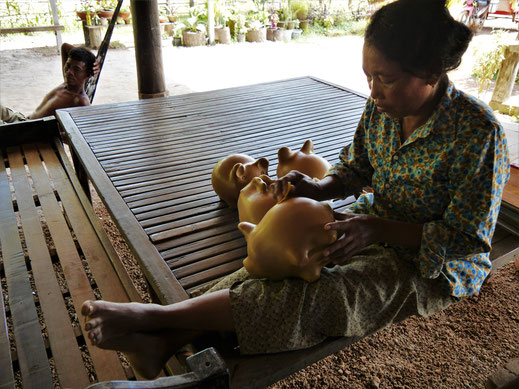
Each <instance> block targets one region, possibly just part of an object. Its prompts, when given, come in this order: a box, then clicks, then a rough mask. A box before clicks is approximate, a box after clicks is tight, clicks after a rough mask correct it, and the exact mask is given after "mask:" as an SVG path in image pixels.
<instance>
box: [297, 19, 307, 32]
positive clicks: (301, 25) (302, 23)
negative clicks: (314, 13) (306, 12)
mask: <svg viewBox="0 0 519 389" xmlns="http://www.w3.org/2000/svg"><path fill="white" fill-rule="evenodd" d="M309 27H310V20H300V21H299V28H301V30H303V31H305V32H306V31H308V28H309Z"/></svg>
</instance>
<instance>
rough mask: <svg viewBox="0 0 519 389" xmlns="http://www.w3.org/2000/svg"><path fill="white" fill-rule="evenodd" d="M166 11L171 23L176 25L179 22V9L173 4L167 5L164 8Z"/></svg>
mask: <svg viewBox="0 0 519 389" xmlns="http://www.w3.org/2000/svg"><path fill="white" fill-rule="evenodd" d="M164 10H165V14H166V16H167V18H168V20H169V22H170V23H175V22H177V21H178V13H177V7H175V6H174V5H173V4H166V5H165V6H164Z"/></svg>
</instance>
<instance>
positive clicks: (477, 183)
mask: <svg viewBox="0 0 519 389" xmlns="http://www.w3.org/2000/svg"><path fill="white" fill-rule="evenodd" d="M509 169H510V167H509V160H508V150H507V144H506V138H505V135H504V131H503V128H502V127H501V125H500V124H499V122H498V121H497V120H496V119H495V117H494V115H493V114H492V111H491V110H490V108H489V107H488V106H486V105H485V104H483V103H482V102H480V101H479V100H477V99H475V98H474V97H471V96H469V95H467V94H465V93H464V92H461V91H459V90H457V89H456V88H455V87H454V85H453V84H452V82H449V85H448V87H447V90H446V92H445V95H444V96H443V98H442V99H441V101H440V104H439V105H438V107H437V108H436V110H435V111H434V112H433V114H432V115H431V117H430V118H429V120H428V121H427V122H426V123H425V124H424V125H422V126H421V127H420V128H418V129H417V130H416V131H414V133H413V134H412V135H411V136H410V137H409V138H408V139H407V140H406V141H405V142H404V144H401V141H400V122H399V120H394V119H392V118H391V117H389V116H388V115H387V114H385V113H383V112H378V111H377V109H376V107H375V104H374V102H373V100H372V99H368V101H367V103H366V109H365V111H364V113H363V115H362V118H361V120H360V122H359V125H358V128H357V131H356V133H355V136H354V139H353V142H352V143H351V144H350V145H349V146H347V147H345V148H344V149H343V150H342V152H341V155H340V162H338V163H337V164H336V165H335V166H333V167H332V169H331V170H330V172H329V173H328V174H334V175H337V176H338V177H339V178H340V179H341V181H342V182H343V183H344V186H345V195H346V194H349V193H352V191H353V193H355V192H357V193H358V192H360V191H361V189H362V188H363V187H366V186H370V187H372V188H373V190H374V193H369V194H363V195H361V196H360V197H359V198H358V199H357V201H356V202H355V203H354V204H353V205H352V211H353V212H357V213H369V214H373V215H377V216H380V217H383V218H387V219H393V220H400V221H408V222H413V223H423V224H424V226H423V234H422V243H421V248H420V249H419V250H418V251H416V250H415V251H413V250H410V249H405V248H401V247H395V249H396V250H397V251H398V252H399V253H400V254H401V255H404V256H406V257H409V258H410V259H412V260H414V261H415V262H416V263H417V264H418V266H419V269H420V271H421V273H422V275H423V276H424V277H426V278H436V277H443V278H444V279H445V280H446V281H448V282H447V283H446V286H448V287H449V290H450V293H451V294H452V295H453V296H456V297H463V296H470V295H472V294H475V293H477V292H478V291H479V289H480V287H481V285H482V283H483V280H484V279H485V277H486V276H487V275H488V273H489V271H490V268H491V262H490V259H489V252H490V248H491V240H492V235H493V233H494V229H495V225H496V221H497V216H498V213H499V207H500V204H501V196H502V193H503V187H504V185H505V184H506V182H507V181H508V177H509Z"/></svg>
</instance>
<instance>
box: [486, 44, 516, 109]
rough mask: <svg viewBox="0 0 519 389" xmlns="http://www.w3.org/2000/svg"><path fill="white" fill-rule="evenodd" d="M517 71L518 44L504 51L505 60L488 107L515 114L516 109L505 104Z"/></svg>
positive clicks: (510, 93)
mask: <svg viewBox="0 0 519 389" xmlns="http://www.w3.org/2000/svg"><path fill="white" fill-rule="evenodd" d="M518 69H519V44H515V45H510V46H507V47H506V49H505V59H504V60H503V63H502V64H501V69H500V70H499V74H498V75H497V80H496V86H495V87H494V92H493V93H492V99H491V100H490V103H489V105H490V107H491V108H493V109H497V110H499V111H501V112H503V113H507V114H516V112H517V108H518V107H512V106H510V105H507V104H506V101H507V100H508V99H509V98H510V96H511V95H512V89H513V87H514V83H515V78H516V77H517V71H518Z"/></svg>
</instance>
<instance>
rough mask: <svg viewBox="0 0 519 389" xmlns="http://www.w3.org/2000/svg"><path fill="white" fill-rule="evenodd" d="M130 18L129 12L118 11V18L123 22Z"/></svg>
mask: <svg viewBox="0 0 519 389" xmlns="http://www.w3.org/2000/svg"><path fill="white" fill-rule="evenodd" d="M130 16H131V13H130V11H124V12H122V11H119V17H120V18H121V19H123V20H126V19H128V18H129V17H130Z"/></svg>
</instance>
